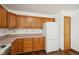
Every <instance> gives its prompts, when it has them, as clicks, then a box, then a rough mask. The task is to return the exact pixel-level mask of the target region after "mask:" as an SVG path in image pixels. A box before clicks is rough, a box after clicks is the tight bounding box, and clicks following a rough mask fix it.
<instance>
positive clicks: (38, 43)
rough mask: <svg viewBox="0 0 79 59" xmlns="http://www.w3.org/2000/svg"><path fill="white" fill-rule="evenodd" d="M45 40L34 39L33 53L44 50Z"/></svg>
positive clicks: (40, 38) (42, 38)
mask: <svg viewBox="0 0 79 59" xmlns="http://www.w3.org/2000/svg"><path fill="white" fill-rule="evenodd" d="M44 45H45V39H44V37H36V38H33V51H38V50H44V47H45V46H44Z"/></svg>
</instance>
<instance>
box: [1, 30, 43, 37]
mask: <svg viewBox="0 0 79 59" xmlns="http://www.w3.org/2000/svg"><path fill="white" fill-rule="evenodd" d="M36 33H43V30H42V29H11V30H9V29H0V36H2V35H5V34H36Z"/></svg>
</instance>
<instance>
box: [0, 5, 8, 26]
mask: <svg viewBox="0 0 79 59" xmlns="http://www.w3.org/2000/svg"><path fill="white" fill-rule="evenodd" d="M0 28H7V11H6V10H5V9H4V8H3V7H2V6H0Z"/></svg>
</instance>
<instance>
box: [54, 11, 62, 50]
mask: <svg viewBox="0 0 79 59" xmlns="http://www.w3.org/2000/svg"><path fill="white" fill-rule="evenodd" d="M54 17H55V19H56V22H57V23H58V25H59V26H58V28H59V30H58V32H59V48H61V49H63V43H62V39H60V38H61V37H62V36H61V35H60V30H61V29H60V20H62V11H60V12H58V13H57V14H55V15H54Z"/></svg>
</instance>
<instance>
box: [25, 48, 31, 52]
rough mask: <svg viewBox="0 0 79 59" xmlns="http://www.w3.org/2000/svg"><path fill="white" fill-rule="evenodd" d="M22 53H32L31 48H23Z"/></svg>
mask: <svg viewBox="0 0 79 59" xmlns="http://www.w3.org/2000/svg"><path fill="white" fill-rule="evenodd" d="M24 52H32V48H24Z"/></svg>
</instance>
